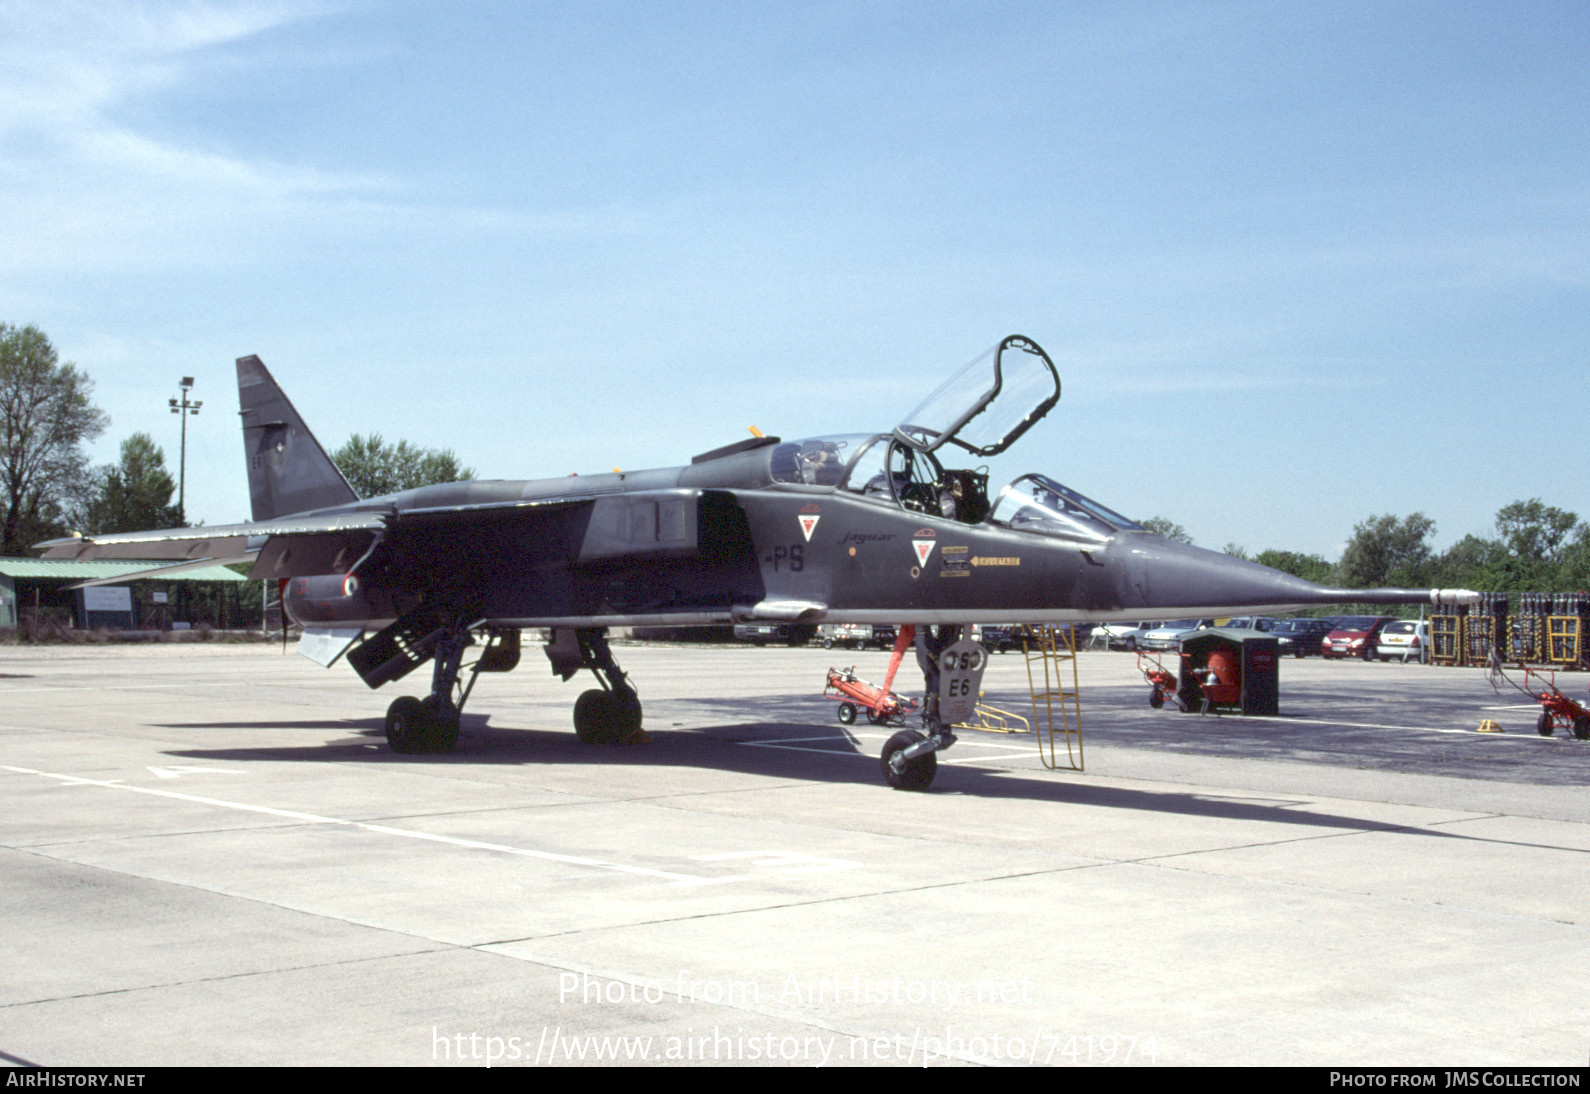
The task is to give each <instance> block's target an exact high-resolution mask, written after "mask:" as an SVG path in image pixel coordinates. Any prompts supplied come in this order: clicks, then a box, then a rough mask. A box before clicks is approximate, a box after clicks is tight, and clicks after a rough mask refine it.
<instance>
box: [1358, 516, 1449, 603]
mask: <svg viewBox="0 0 1590 1094" xmlns="http://www.w3.org/2000/svg"><path fill="white" fill-rule="evenodd" d="M1434 531H1435V521H1433V520H1431V519H1430V518H1429V517H1427V516H1425V515H1424V514H1423V513H1413V514H1411V515H1409V516H1406V517H1404V518H1402V519H1401V520H1398V519H1397V518H1396V517H1394V516H1392V515H1391V514H1389V513H1388V514H1386V515H1385V516H1381V517H1370V518H1369V519H1368V520H1366V521H1364V522H1363V523H1362V524H1359V525H1357V526H1356V527H1354V528H1353V538H1352V539H1350V540H1348V541H1347V549H1346V550H1344V551H1343V552H1342V559H1341V562H1339V563H1337V566H1336V573H1337V580H1338V581H1339V582H1340V583H1341V584H1342V585H1343V586H1345V587H1346V588H1349V589H1364V588H1371V587H1375V586H1380V585H1401V586H1413V587H1417V586H1419V585H1424V584H1427V583H1428V579H1429V570H1430V562H1431V557H1432V552H1431V550H1430V543H1429V538H1430V535H1431V533H1433V532H1434Z"/></svg>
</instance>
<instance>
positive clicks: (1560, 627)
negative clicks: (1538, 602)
mask: <svg viewBox="0 0 1590 1094" xmlns="http://www.w3.org/2000/svg"><path fill="white" fill-rule="evenodd" d="M1547 611H1548V614H1547V615H1546V618H1545V636H1544V637H1545V659H1546V661H1547V662H1548V663H1549V664H1553V665H1562V666H1563V667H1564V668H1590V648H1587V644H1586V639H1587V638H1590V594H1586V593H1557V594H1556V595H1554V596H1552V597H1550V604H1549V606H1548V609H1547Z"/></svg>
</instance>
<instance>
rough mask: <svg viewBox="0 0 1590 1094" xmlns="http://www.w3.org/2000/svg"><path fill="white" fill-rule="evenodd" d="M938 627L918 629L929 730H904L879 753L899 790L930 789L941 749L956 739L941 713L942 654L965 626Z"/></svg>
mask: <svg viewBox="0 0 1590 1094" xmlns="http://www.w3.org/2000/svg"><path fill="white" fill-rule="evenodd" d="M904 630H905V628H902V638H903V634H904ZM937 631H938V633H937V634H934V633H933V632H934V628H932V627H920V628H917V629H916V633H915V638H916V660H917V664H918V666H920V667H921V669H922V677H923V680H924V681H925V682H926V683H927V697H926V699H925V700H924V701H923V703H922V728H923V729H924V730H926V731H927V732H926V733H925V734H923V733H918V732H916V731H915V730H912V729H905V730H901V731H900V732H899V733H896V734H895V735H894V736H893V737H890V738H889V740H888V741H887V742H886V743H885V744H884V746H883V755H882V756H881V757H879V766H880V767H881V768H882V769H883V778H884V781H885V782H887V783H888V784H889V785H890V786H892V787H894V788H895V789H896V790H926V789H927V788H928V787H929V786H931V785H932V784H933V779H934V776H936V775H937V774H938V770H939V761H938V752H939V751H940V750H941V749H945V748H949V747H950V745H952V744H954V743H955V734H954V733H953V732H951V730H950V727H949V726H947V725H945V724H944V722H943V720H942V719H941V718H940V717H939V654H941V653H943V652H944V651H945V650H946V649H948V648H949V647H950V646H952V645H954V644H955V642H956V641H958V640H959V639H960V637H961V628H960V627H959V626H949V627H939V628H937ZM902 645H903V642H902Z"/></svg>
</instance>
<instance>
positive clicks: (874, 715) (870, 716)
mask: <svg viewBox="0 0 1590 1094" xmlns="http://www.w3.org/2000/svg"><path fill="white" fill-rule="evenodd" d="M867 721H868V722H869V723H870V724H872V725H875V726H881V725H884V724H886V723H887V722H888V721H889V719H887V718H885V717H884V716H883V715H881V714H879V713H878V712H877V711H875V710H873V709H872V708H870V707H869V708H867Z"/></svg>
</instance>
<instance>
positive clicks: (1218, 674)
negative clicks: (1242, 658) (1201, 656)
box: [1201, 650, 1242, 704]
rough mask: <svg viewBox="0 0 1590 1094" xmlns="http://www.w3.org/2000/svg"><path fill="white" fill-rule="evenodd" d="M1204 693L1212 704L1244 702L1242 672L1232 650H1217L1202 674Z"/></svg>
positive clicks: (1210, 657) (1210, 656)
mask: <svg viewBox="0 0 1590 1094" xmlns="http://www.w3.org/2000/svg"><path fill="white" fill-rule="evenodd" d="M1201 678H1202V684H1203V692H1204V694H1205V695H1206V696H1208V697H1209V701H1210V702H1211V703H1222V704H1224V703H1239V702H1241V701H1242V670H1241V668H1240V664H1239V662H1238V660H1237V655H1236V654H1235V653H1233V652H1232V651H1231V650H1215V651H1214V652H1213V653H1211V654H1210V655H1209V663H1208V665H1207V666H1206V667H1205V670H1204V672H1203V673H1202V674H1201Z"/></svg>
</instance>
